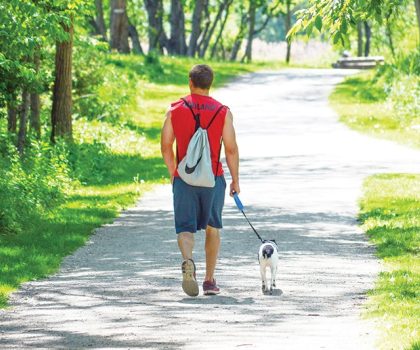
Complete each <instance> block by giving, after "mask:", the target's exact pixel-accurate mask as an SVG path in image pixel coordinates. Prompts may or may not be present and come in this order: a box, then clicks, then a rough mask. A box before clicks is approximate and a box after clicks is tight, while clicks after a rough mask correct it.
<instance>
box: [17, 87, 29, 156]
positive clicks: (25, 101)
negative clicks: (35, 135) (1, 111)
mask: <svg viewBox="0 0 420 350" xmlns="http://www.w3.org/2000/svg"><path fill="white" fill-rule="evenodd" d="M29 105H30V94H29V92H28V91H27V90H26V89H24V90H23V92H22V105H21V106H20V110H19V132H18V143H17V148H18V151H19V154H20V155H22V154H23V150H24V147H25V143H26V130H27V121H28V112H29Z"/></svg>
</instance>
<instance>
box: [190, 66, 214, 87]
mask: <svg viewBox="0 0 420 350" xmlns="http://www.w3.org/2000/svg"><path fill="white" fill-rule="evenodd" d="M189 76H190V79H191V81H192V83H193V85H194V87H196V88H199V89H205V90H208V89H210V86H211V84H212V83H213V70H212V69H211V68H210V66H208V65H207V64H197V65H195V66H194V67H192V68H191V70H190V74H189Z"/></svg>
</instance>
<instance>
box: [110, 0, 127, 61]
mask: <svg viewBox="0 0 420 350" xmlns="http://www.w3.org/2000/svg"><path fill="white" fill-rule="evenodd" d="M110 31H111V43H110V45H111V49H115V50H117V51H118V52H121V53H130V46H129V45H128V16H127V4H126V1H125V0H111V24H110Z"/></svg>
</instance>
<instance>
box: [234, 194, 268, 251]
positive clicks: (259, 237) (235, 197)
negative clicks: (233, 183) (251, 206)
mask: <svg viewBox="0 0 420 350" xmlns="http://www.w3.org/2000/svg"><path fill="white" fill-rule="evenodd" d="M233 199H234V200H235V203H236V206H237V207H238V209H239V210H240V211H241V212H242V214H243V215H244V217H245V219H246V221H247V222H248V224H249V226H251V228H252V231H254V233H255V234H256V235H257V237H258V239H259V240H260V241H261V243H264V240H263V239H262V238H261V236H260V235H259V234H258V232H257V230H256V229H255V227H254V226H253V225H252V224H251V222H250V221H249V220H248V218H247V217H246V215H245V212H244V205H243V204H242V202H241V200H240V199H239V196H238V193H236V192H233Z"/></svg>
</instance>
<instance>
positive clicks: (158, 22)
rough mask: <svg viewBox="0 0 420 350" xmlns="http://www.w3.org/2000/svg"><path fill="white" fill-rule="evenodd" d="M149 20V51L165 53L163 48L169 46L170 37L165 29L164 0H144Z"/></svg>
mask: <svg viewBox="0 0 420 350" xmlns="http://www.w3.org/2000/svg"><path fill="white" fill-rule="evenodd" d="M144 5H145V6H146V10H147V18H148V22H149V28H148V33H149V52H150V51H153V50H157V51H158V52H160V53H163V48H164V47H167V46H168V38H167V36H166V33H165V31H164V29H163V22H162V17H163V3H162V0H144Z"/></svg>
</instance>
